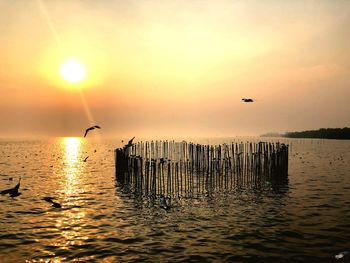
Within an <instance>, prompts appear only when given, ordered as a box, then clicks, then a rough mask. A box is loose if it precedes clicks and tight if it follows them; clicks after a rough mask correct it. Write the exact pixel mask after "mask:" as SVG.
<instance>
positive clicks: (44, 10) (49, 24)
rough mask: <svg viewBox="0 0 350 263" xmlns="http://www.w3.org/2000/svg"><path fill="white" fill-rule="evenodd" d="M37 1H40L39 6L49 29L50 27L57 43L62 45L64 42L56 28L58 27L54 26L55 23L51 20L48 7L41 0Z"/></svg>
mask: <svg viewBox="0 0 350 263" xmlns="http://www.w3.org/2000/svg"><path fill="white" fill-rule="evenodd" d="M36 2H37V3H38V6H39V9H40V11H41V13H42V14H43V16H44V17H45V20H46V23H47V26H48V27H49V29H50V31H51V33H52V35H53V37H54V39H55V41H56V43H57V44H58V45H59V46H60V45H61V43H62V41H61V38H60V36H59V35H58V33H57V30H56V28H55V27H54V25H53V23H52V21H51V18H50V16H49V13H48V12H47V10H46V7H45V6H44V4H43V2H42V1H41V0H37V1H36Z"/></svg>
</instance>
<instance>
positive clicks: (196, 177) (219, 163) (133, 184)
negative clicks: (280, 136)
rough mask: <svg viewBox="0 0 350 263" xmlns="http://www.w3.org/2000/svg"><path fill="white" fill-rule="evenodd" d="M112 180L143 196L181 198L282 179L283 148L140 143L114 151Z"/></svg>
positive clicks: (285, 173) (285, 153)
mask: <svg viewBox="0 0 350 263" xmlns="http://www.w3.org/2000/svg"><path fill="white" fill-rule="evenodd" d="M115 168H116V178H117V181H118V182H119V183H121V184H122V185H123V186H127V187H128V188H129V189H131V190H132V191H133V192H134V193H137V194H140V195H143V196H153V197H156V196H160V195H164V196H170V197H176V196H178V197H183V196H194V195H198V194H208V193H214V192H217V191H219V192H222V191H230V190H234V189H237V188H240V187H244V186H247V185H252V186H262V185H266V184H272V183H275V184H276V183H277V184H278V183H282V182H285V181H286V180H288V145H285V144H283V143H268V142H257V143H252V142H245V143H244V142H236V143H230V144H222V145H201V144H194V143H188V142H186V141H182V142H175V141H146V142H138V143H136V144H133V145H132V146H125V147H124V148H118V149H116V150H115Z"/></svg>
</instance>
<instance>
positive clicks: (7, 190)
mask: <svg viewBox="0 0 350 263" xmlns="http://www.w3.org/2000/svg"><path fill="white" fill-rule="evenodd" d="M12 191H13V188H10V189H6V190H2V191H1V192H0V194H2V195H6V194H9V193H11V192H12Z"/></svg>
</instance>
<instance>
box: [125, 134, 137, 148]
mask: <svg viewBox="0 0 350 263" xmlns="http://www.w3.org/2000/svg"><path fill="white" fill-rule="evenodd" d="M134 139H135V136H134V137H132V139H130V140H129V142H128V144H126V145H124V150H126V149H128V148H129V147H131V146H132V145H133V143H132V141H133V140H134Z"/></svg>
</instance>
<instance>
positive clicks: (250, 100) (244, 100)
mask: <svg viewBox="0 0 350 263" xmlns="http://www.w3.org/2000/svg"><path fill="white" fill-rule="evenodd" d="M242 100H243V102H254V100H253V99H248V98H243V99H242Z"/></svg>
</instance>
